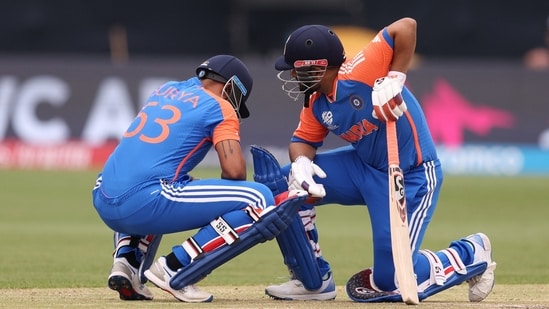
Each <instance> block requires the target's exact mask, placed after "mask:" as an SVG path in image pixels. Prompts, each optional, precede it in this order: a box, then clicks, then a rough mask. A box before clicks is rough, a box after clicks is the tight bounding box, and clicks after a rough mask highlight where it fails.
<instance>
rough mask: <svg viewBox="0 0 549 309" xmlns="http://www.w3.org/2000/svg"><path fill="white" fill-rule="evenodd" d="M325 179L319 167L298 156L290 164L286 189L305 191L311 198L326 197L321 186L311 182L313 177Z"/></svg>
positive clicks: (324, 174)
mask: <svg viewBox="0 0 549 309" xmlns="http://www.w3.org/2000/svg"><path fill="white" fill-rule="evenodd" d="M315 175H316V176H318V177H320V178H326V173H325V172H324V171H323V170H322V169H321V168H320V166H318V165H316V164H314V163H313V161H311V160H309V158H307V157H305V156H299V157H297V159H295V161H294V162H293V163H292V167H291V169H290V175H289V177H288V189H290V190H305V191H307V192H309V194H310V195H311V196H313V197H320V198H322V197H324V196H326V190H324V186H323V185H322V184H318V183H316V182H315V181H314V180H313V176H315Z"/></svg>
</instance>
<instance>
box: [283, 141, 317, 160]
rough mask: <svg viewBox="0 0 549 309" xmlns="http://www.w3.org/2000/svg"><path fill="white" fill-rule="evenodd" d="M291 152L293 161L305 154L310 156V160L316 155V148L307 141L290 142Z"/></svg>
mask: <svg viewBox="0 0 549 309" xmlns="http://www.w3.org/2000/svg"><path fill="white" fill-rule="evenodd" d="M289 154H290V160H291V161H292V162H294V161H295V159H297V157H299V156H305V157H307V158H309V159H310V160H313V158H314V157H315V155H316V148H314V147H313V146H311V145H309V144H305V143H296V142H294V143H290V146H289Z"/></svg>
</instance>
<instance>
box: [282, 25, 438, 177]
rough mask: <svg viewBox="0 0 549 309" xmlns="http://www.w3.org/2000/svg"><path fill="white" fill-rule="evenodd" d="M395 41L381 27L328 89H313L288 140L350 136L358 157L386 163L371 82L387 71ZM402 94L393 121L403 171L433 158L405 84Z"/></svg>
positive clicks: (423, 124)
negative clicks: (401, 108)
mask: <svg viewBox="0 0 549 309" xmlns="http://www.w3.org/2000/svg"><path fill="white" fill-rule="evenodd" d="M393 47H394V42H393V40H392V38H391V36H390V35H389V33H388V31H387V29H386V28H385V29H383V30H381V31H380V32H379V33H378V34H377V35H376V36H375V37H374V38H373V39H372V41H371V42H370V43H369V44H367V45H366V46H365V47H364V48H363V49H362V50H361V51H360V52H358V54H357V55H355V56H354V57H353V58H351V59H348V60H347V61H346V62H345V63H343V64H342V66H341V67H340V70H339V73H338V77H337V79H336V80H335V82H334V83H335V84H334V88H333V89H334V90H333V92H332V93H331V94H329V95H325V94H321V93H313V94H312V95H311V97H310V101H309V107H304V108H303V109H302V110H301V114H300V122H299V125H298V127H297V129H296V130H295V131H294V134H293V136H292V141H293V142H305V143H308V144H310V145H312V146H314V147H320V146H322V144H323V141H324V139H325V137H326V136H327V135H328V133H329V132H332V133H333V134H335V135H337V136H339V137H340V138H342V139H343V140H345V141H347V142H349V143H350V144H351V145H352V146H353V147H354V148H355V149H356V150H357V151H358V153H359V155H360V156H361V158H362V161H363V162H365V163H367V164H369V165H372V166H374V167H376V168H379V169H386V168H387V139H386V126H385V124H384V123H383V122H381V121H379V120H377V119H375V118H374V117H373V116H372V110H373V106H372V88H373V85H374V82H375V80H376V79H377V78H379V77H384V76H387V74H388V72H389V68H390V65H391V61H392V57H393ZM402 96H403V99H404V101H405V102H406V105H407V106H408V111H407V112H406V114H405V116H402V117H401V118H400V119H399V120H398V121H397V134H398V145H399V154H400V165H401V168H402V169H403V170H404V171H407V170H409V169H410V168H412V167H414V166H417V165H419V164H421V163H422V162H425V161H430V160H433V159H436V158H437V154H436V150H435V145H434V143H433V140H432V138H431V134H430V133H429V129H428V126H427V122H426V120H425V117H424V115H423V111H422V110H421V107H420V105H419V102H418V101H417V99H416V98H415V97H414V96H413V94H412V93H411V92H410V91H409V90H408V88H407V87H404V89H403V90H402Z"/></svg>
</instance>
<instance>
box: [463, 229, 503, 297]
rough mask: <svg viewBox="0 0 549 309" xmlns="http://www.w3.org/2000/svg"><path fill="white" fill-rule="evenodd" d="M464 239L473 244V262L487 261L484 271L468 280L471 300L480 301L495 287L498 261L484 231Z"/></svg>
mask: <svg viewBox="0 0 549 309" xmlns="http://www.w3.org/2000/svg"><path fill="white" fill-rule="evenodd" d="M464 240H465V241H468V242H469V243H471V244H472V245H473V250H474V252H475V254H474V259H473V264H477V263H481V262H486V263H487V267H486V270H485V271H484V273H482V274H480V275H478V276H475V277H473V278H471V279H469V280H467V283H468V284H469V300H470V301H472V302H479V301H481V300H483V299H485V298H486V297H487V296H488V294H490V292H492V289H493V288H494V279H495V278H494V271H495V269H496V262H494V261H492V245H491V244H490V239H488V236H486V235H484V234H483V233H477V234H473V235H469V236H467V237H465V239H464Z"/></svg>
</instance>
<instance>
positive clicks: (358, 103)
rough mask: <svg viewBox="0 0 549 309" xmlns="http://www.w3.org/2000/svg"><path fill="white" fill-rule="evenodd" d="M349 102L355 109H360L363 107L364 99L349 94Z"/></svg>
mask: <svg viewBox="0 0 549 309" xmlns="http://www.w3.org/2000/svg"><path fill="white" fill-rule="evenodd" d="M349 103H351V106H352V107H353V108H354V109H356V110H361V109H362V108H363V107H364V100H363V99H362V98H361V97H359V96H357V95H352V96H350V97H349Z"/></svg>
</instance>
